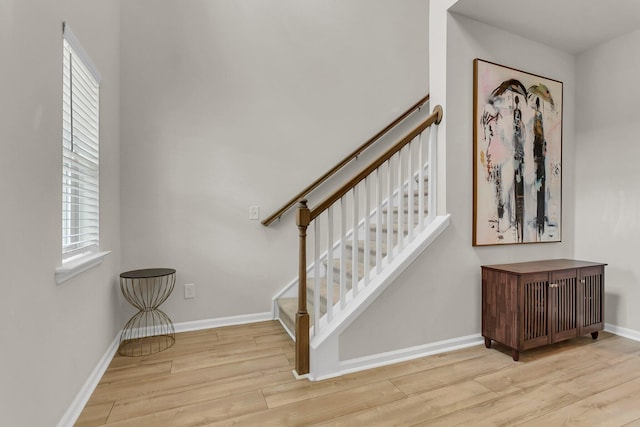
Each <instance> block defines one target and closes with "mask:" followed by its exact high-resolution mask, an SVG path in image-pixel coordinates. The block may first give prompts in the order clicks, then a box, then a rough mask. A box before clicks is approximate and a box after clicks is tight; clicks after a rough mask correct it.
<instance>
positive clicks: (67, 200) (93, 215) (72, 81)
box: [62, 25, 100, 261]
mask: <svg viewBox="0 0 640 427" xmlns="http://www.w3.org/2000/svg"><path fill="white" fill-rule="evenodd" d="M63 28H64V30H63V34H64V37H63V55H62V56H63V58H62V63H63V79H62V80H63V82H62V87H63V93H62V101H63V102H62V105H63V114H62V260H63V261H66V260H69V259H71V258H73V257H76V256H77V255H81V254H85V253H88V252H96V251H97V250H98V244H99V236H100V232H99V224H100V218H99V182H98V176H99V173H98V171H99V169H98V166H99V153H100V150H99V92H100V91H99V88H100V74H99V73H98V72H97V69H96V68H95V66H94V65H93V63H92V62H91V60H90V59H89V57H88V55H87V54H86V53H85V51H84V50H83V49H82V46H81V45H80V43H79V42H78V40H77V39H76V38H75V36H74V35H73V33H72V32H71V31H70V30H69V28H68V27H67V26H66V25H65V26H64V27H63Z"/></svg>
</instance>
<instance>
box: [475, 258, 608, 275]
mask: <svg viewBox="0 0 640 427" xmlns="http://www.w3.org/2000/svg"><path fill="white" fill-rule="evenodd" d="M602 265H607V264H605V263H602V262H590V261H578V260H575V259H548V260H543V261H530V262H517V263H513V264H494V265H483V266H482V268H487V269H491V270H500V271H508V272H510V273H517V274H526V273H539V272H543V271H549V270H568V269H571V268H583V267H596V266H602Z"/></svg>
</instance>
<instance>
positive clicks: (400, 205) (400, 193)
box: [398, 149, 404, 253]
mask: <svg viewBox="0 0 640 427" xmlns="http://www.w3.org/2000/svg"><path fill="white" fill-rule="evenodd" d="M403 151H404V150H403V149H401V150H400V151H398V253H400V252H402V250H403V249H404V177H403V176H402V172H403V170H404V167H403V163H404V162H403V161H402V152H403Z"/></svg>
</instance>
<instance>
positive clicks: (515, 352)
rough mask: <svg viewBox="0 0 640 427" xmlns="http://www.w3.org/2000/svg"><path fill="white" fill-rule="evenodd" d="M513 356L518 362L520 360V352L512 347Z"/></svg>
mask: <svg viewBox="0 0 640 427" xmlns="http://www.w3.org/2000/svg"><path fill="white" fill-rule="evenodd" d="M511 357H512V358H513V361H514V362H517V361H518V360H520V352H519V351H518V350H516V349H512V350H511Z"/></svg>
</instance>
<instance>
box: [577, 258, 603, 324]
mask: <svg viewBox="0 0 640 427" xmlns="http://www.w3.org/2000/svg"><path fill="white" fill-rule="evenodd" d="M580 285H581V287H582V299H583V307H582V312H583V315H582V330H581V331H580V333H581V334H586V333H589V332H592V333H593V332H595V331H599V330H602V329H603V328H604V268H601V267H594V268H589V269H584V270H583V271H582V272H581V277H580Z"/></svg>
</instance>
